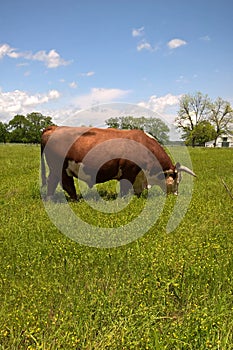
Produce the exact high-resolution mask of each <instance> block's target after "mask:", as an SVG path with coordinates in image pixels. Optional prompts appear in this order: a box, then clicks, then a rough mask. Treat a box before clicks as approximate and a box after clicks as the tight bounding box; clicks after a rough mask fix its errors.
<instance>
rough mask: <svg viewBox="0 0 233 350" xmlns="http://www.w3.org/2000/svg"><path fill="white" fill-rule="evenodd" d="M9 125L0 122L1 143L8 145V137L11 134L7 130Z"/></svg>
mask: <svg viewBox="0 0 233 350" xmlns="http://www.w3.org/2000/svg"><path fill="white" fill-rule="evenodd" d="M7 127H8V125H7V124H6V123H3V122H0V142H4V143H6V141H7V136H8V134H9V132H8V130H7Z"/></svg>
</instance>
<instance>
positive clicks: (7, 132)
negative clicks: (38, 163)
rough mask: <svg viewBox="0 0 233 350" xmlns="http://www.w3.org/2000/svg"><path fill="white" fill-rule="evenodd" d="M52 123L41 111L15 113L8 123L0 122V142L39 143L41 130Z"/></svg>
mask: <svg viewBox="0 0 233 350" xmlns="http://www.w3.org/2000/svg"><path fill="white" fill-rule="evenodd" d="M53 124H54V123H53V122H52V118H51V117H46V116H44V115H42V114H41V113H37V112H33V113H30V114H27V116H24V115H21V114H17V115H16V116H14V118H13V119H11V120H10V121H9V123H2V122H0V142H4V143H6V142H14V143H40V138H41V132H42V130H43V129H44V128H45V127H46V126H49V125H53Z"/></svg>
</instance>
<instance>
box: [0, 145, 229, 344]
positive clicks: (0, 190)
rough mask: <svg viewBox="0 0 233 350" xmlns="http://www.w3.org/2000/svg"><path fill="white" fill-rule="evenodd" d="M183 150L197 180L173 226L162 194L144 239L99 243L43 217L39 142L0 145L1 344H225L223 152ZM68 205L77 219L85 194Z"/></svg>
mask: <svg viewBox="0 0 233 350" xmlns="http://www.w3.org/2000/svg"><path fill="white" fill-rule="evenodd" d="M190 153H191V158H192V162H193V167H194V171H195V172H196V174H197V175H198V178H197V179H196V180H195V186H194V190H193V196H192V201H191V203H190V207H189V210H188V212H187V213H186V216H185V218H184V219H183V221H182V222H181V224H180V225H179V227H178V228H177V229H176V230H175V231H173V232H172V233H169V234H168V233H166V225H167V221H168V219H169V217H170V215H171V212H172V209H173V206H174V201H175V199H174V197H172V196H170V197H168V198H167V199H166V203H165V206H164V209H163V213H162V215H160V217H159V219H158V221H157V222H156V224H155V225H154V227H152V228H151V229H150V230H149V231H148V232H147V233H146V234H145V235H144V236H143V237H141V238H140V239H138V240H136V241H134V242H132V243H130V244H128V245H124V246H121V247H118V248H111V249H110V248H109V249H98V248H91V247H87V246H83V245H80V244H78V243H76V242H74V241H72V240H70V239H69V238H68V237H66V236H65V235H63V234H62V233H60V232H59V231H58V229H57V228H56V227H55V226H54V225H53V224H52V223H51V222H50V220H49V218H48V215H47V213H46V211H45V209H44V206H43V203H42V201H41V198H40V189H39V183H38V178H39V174H38V170H39V163H40V151H39V148H38V147H36V146H24V145H0V157H1V167H0V178H1V182H0V208H1V216H0V240H1V241H0V242H1V252H0V254H1V272H0V277H1V278H0V283H1V294H0V298H1V299H0V303H1V308H0V349H1V350H14V349H38V350H39V349H44V350H52V349H53V350H55V349H56V350H57V349H66V350H69V349H76V350H77V349H86V350H87V349H88V350H90V349H98V350H103V349H111V350H112V349H113V350H115V349H116V350H118V349H122V350H123V349H125V350H129V349H153V350H154V349H156V350H157V349H198V350H201V349H203V350H204V349H205V350H206V349H221V350H226V349H233V318H232V314H233V292H232V291H233V281H232V271H233V254H232V251H233V225H232V209H233V207H232V200H231V198H230V196H229V194H228V193H227V191H226V190H225V188H224V186H223V184H222V183H221V181H220V179H221V178H222V179H223V180H224V181H225V182H226V184H227V185H228V187H229V188H230V189H231V190H233V175H232V169H233V151H232V150H230V149H202V148H200V149H191V150H190ZM184 180H185V179H184ZM155 192H156V190H155ZM181 195H182V194H181ZM94 200H95V199H93V201H94ZM143 200H144V199H143V198H139V199H137V198H135V199H134V200H133V202H132V203H131V209H130V212H132V213H134V212H137V211H138V210H140V206H141V205H142V204H143ZM70 206H71V207H72V209H73V210H74V211H75V212H77V213H79V215H81V216H83V217H84V216H85V215H86V216H88V210H89V209H88V207H87V205H86V204H85V201H80V202H79V203H70ZM98 215H100V217H99V216H98ZM101 215H103V214H101V213H100V214H98V213H96V215H95V217H93V220H94V221H95V223H98V220H101V219H102V218H101ZM89 216H90V213H89ZM105 220H106V225H111V222H108V221H107V220H108V216H107V215H106V216H105ZM115 224H119V223H117V222H116V223H115Z"/></svg>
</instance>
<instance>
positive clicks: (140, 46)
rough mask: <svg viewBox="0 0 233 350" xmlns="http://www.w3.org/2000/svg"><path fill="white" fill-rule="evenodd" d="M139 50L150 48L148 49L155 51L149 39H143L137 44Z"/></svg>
mask: <svg viewBox="0 0 233 350" xmlns="http://www.w3.org/2000/svg"><path fill="white" fill-rule="evenodd" d="M137 50H138V51H142V50H148V51H153V49H152V46H151V44H150V43H148V42H147V41H142V42H140V43H139V44H138V45H137Z"/></svg>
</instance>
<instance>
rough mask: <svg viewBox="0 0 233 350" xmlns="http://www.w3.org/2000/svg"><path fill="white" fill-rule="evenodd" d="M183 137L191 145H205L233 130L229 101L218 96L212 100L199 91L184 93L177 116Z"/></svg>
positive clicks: (232, 113)
mask: <svg viewBox="0 0 233 350" xmlns="http://www.w3.org/2000/svg"><path fill="white" fill-rule="evenodd" d="M176 124H177V127H178V128H179V129H180V130H181V131H182V138H183V140H185V143H186V144H187V145H190V146H193V147H194V146H204V145H205V142H207V141H212V140H214V146H216V141H217V138H218V137H219V136H220V135H222V134H224V133H226V134H228V133H232V132H233V109H232V107H231V105H230V103H229V102H228V101H225V100H223V99H222V98H220V97H218V98H217V99H216V100H215V101H211V99H210V98H209V97H208V95H203V94H202V93H201V92H197V93H195V94H193V95H191V94H187V95H183V96H182V97H181V99H180V109H179V111H178V116H177V118H176Z"/></svg>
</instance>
